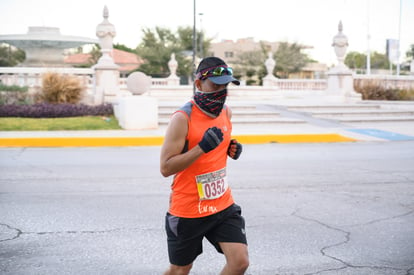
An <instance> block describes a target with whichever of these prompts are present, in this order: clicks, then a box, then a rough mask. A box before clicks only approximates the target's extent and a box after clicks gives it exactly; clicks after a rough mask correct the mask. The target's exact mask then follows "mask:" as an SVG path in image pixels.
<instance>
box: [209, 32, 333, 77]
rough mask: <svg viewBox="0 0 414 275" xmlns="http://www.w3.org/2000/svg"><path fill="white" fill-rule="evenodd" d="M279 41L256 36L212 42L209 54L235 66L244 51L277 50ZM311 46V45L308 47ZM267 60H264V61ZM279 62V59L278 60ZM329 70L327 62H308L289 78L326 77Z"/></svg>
mask: <svg viewBox="0 0 414 275" xmlns="http://www.w3.org/2000/svg"><path fill="white" fill-rule="evenodd" d="M278 46H279V42H268V41H259V42H256V41H254V38H252V37H248V38H241V39H238V40H237V41H233V40H223V41H221V42H216V43H211V45H210V51H209V55H211V56H217V57H220V58H222V59H223V60H224V61H225V62H226V63H227V64H229V65H230V66H233V63H234V62H236V61H237V56H238V55H239V54H241V53H244V52H252V51H260V50H261V49H262V47H265V49H266V51H271V52H272V53H274V52H276V51H277V49H278ZM308 48H310V47H308ZM264 62H265V60H263V63H264ZM276 62H277V60H276ZM327 70H328V67H327V65H326V64H321V63H308V64H307V65H306V66H305V67H304V68H303V70H302V71H301V72H299V73H295V74H291V75H289V78H306V79H314V78H324V77H325V73H326V71H327Z"/></svg>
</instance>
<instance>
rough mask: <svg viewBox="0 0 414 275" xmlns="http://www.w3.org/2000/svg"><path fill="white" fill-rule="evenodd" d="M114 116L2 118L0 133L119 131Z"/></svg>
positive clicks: (0, 119) (0, 120)
mask: <svg viewBox="0 0 414 275" xmlns="http://www.w3.org/2000/svg"><path fill="white" fill-rule="evenodd" d="M118 129H122V128H121V127H120V126H119V125H118V121H117V120H116V118H115V117H114V116H109V117H102V116H83V117H67V118H23V117H1V118H0V131H59V130H118Z"/></svg>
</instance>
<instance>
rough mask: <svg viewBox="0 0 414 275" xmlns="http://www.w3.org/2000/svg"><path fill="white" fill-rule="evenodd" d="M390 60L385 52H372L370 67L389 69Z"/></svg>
mask: <svg viewBox="0 0 414 275" xmlns="http://www.w3.org/2000/svg"><path fill="white" fill-rule="evenodd" d="M389 67H390V62H389V60H388V58H387V56H386V55H385V54H382V53H379V52H373V53H372V54H371V68H373V69H385V70H386V69H389Z"/></svg>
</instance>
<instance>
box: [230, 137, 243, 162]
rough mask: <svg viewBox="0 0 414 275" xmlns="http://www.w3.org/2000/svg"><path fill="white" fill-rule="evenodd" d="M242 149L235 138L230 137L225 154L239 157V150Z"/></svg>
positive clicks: (233, 157) (235, 157)
mask: <svg viewBox="0 0 414 275" xmlns="http://www.w3.org/2000/svg"><path fill="white" fill-rule="evenodd" d="M242 151H243V146H242V145H241V144H240V143H238V142H237V140H235V139H232V140H231V141H230V145H229V148H228V149H227V154H228V155H229V157H231V158H232V159H238V158H239V157H240V154H241V152H242Z"/></svg>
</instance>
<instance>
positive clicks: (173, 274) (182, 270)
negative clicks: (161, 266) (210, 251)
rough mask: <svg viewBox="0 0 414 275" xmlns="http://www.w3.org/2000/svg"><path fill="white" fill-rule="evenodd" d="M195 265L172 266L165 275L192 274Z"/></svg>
mask: <svg viewBox="0 0 414 275" xmlns="http://www.w3.org/2000/svg"><path fill="white" fill-rule="evenodd" d="M192 266H193V264H189V265H184V266H179V265H173V264H172V265H170V268H169V269H168V270H167V271H165V272H164V275H187V274H189V273H190V270H191V267H192Z"/></svg>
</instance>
